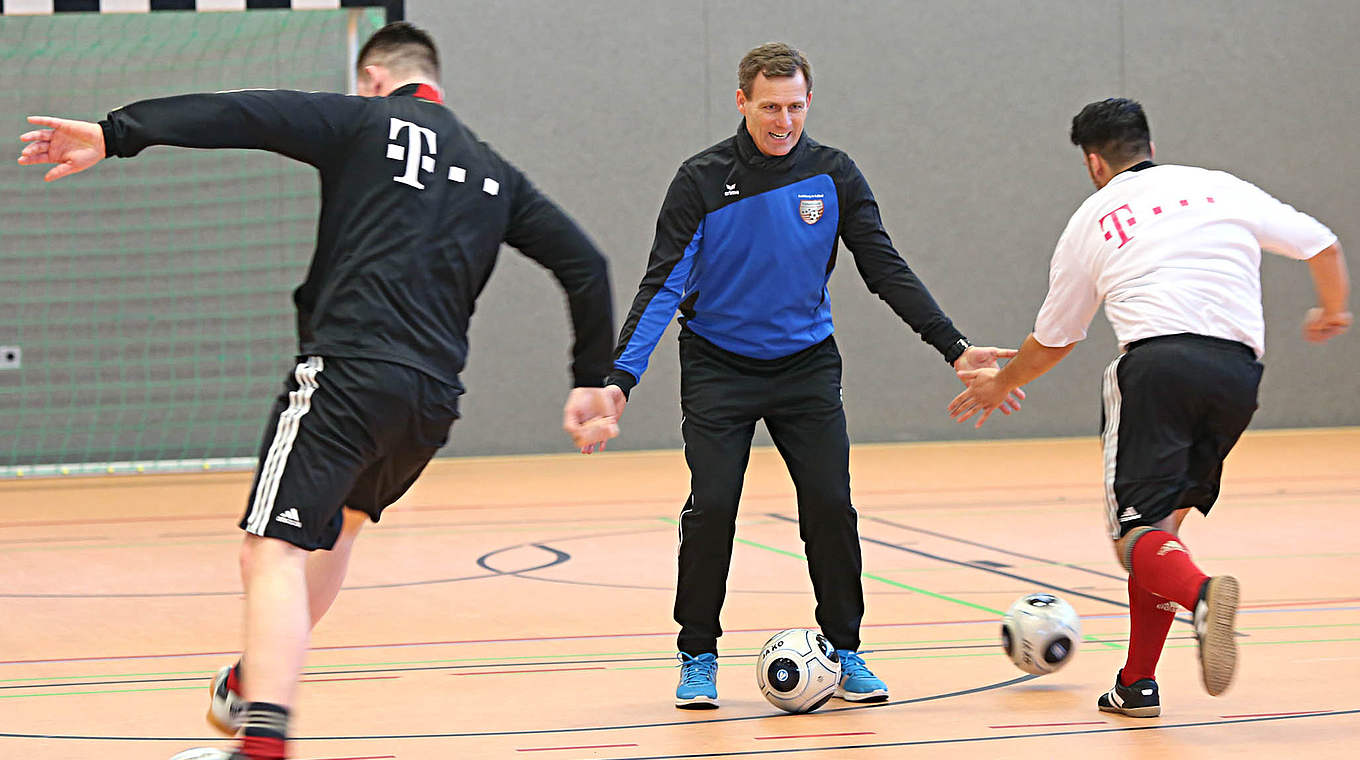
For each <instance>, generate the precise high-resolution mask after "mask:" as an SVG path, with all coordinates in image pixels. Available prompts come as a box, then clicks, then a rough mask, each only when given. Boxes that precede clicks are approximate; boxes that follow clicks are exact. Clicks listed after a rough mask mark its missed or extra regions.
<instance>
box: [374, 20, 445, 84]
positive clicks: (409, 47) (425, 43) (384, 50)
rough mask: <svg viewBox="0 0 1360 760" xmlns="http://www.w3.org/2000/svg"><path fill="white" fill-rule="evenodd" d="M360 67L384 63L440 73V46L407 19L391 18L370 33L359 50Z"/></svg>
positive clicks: (399, 68) (434, 74)
mask: <svg viewBox="0 0 1360 760" xmlns="http://www.w3.org/2000/svg"><path fill="white" fill-rule="evenodd" d="M357 66H358V68H359V69H363V67H365V66H385V67H387V68H388V69H392V70H396V71H402V72H407V71H415V72H419V73H421V74H424V75H425V76H428V77H432V78H436V79H437V78H438V77H439V50H438V49H436V48H435V46H434V38H433V37H431V36H430V35H429V33H428V32H426V31H425V30H424V29H421V28H420V27H418V26H416V25H414V24H412V23H411V22H409V21H394V22H392V23H390V24H388V25H387V26H384V27H383V28H381V29H379V30H378V31H376V32H374V33H373V36H372V37H369V38H368V42H365V43H364V47H363V49H362V50H360V51H359V59H358V61H357Z"/></svg>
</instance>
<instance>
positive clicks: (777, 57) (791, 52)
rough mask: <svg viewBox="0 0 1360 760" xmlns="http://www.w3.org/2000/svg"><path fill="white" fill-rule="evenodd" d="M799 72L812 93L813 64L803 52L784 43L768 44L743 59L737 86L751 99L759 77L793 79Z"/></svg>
mask: <svg viewBox="0 0 1360 760" xmlns="http://www.w3.org/2000/svg"><path fill="white" fill-rule="evenodd" d="M799 71H801V72H803V81H804V82H807V91H808V92H812V64H810V63H808V59H807V57H806V56H804V55H803V52H802V51H801V50H799V49H797V48H795V47H793V46H792V45H787V44H785V43H783V42H767V43H765V44H764V45H761V46H760V47H757V48H752V49H751V51H750V52H748V53H747V54H746V55H744V56H742V57H741V63H739V64H737V86H738V87H740V88H741V91H742V92H744V93H746V97H748V98H749V97H751V83H752V82H754V81H756V76H757V75H760V74H764V75H765V76H767V77H791V76H793V75H794V74H797V73H798V72H799Z"/></svg>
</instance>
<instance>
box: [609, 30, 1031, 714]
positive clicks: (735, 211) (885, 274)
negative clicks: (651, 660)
mask: <svg viewBox="0 0 1360 760" xmlns="http://www.w3.org/2000/svg"><path fill="white" fill-rule="evenodd" d="M738 80H739V84H740V89H739V90H737V93H736V97H737V110H739V111H740V112H741V113H742V114H743V116H744V117H745V119H744V121H743V122H742V124H741V125H740V126H739V127H738V128H737V133H736V135H735V136H733V137H730V138H728V139H726V140H723V141H722V142H720V143H718V144H717V145H714V146H713V147H711V148H709V149H707V150H705V151H703V152H702V153H699V154H698V155H696V156H694V157H693V158H690V159H689V160H688V161H686V162H685V163H684V164H683V165H682V166H681V167H680V170H679V171H678V172H677V173H676V175H675V179H674V180H673V181H672V182H671V186H670V189H669V190H668V191H667V193H666V199H665V202H664V203H663V205H662V207H661V213H660V216H659V218H658V219H657V224H656V239H655V242H654V243H653V245H652V252H651V260H650V262H649V263H648V266H647V273H646V275H645V276H644V277H643V279H642V284H641V286H640V287H639V288H638V293H637V296H636V297H635V298H634V299H633V306H632V309H631V311H630V313H629V314H628V318H627V320H626V322H625V323H624V327H623V331H622V333H621V334H620V336H619V344H618V347H617V348H616V350H615V357H614V369H613V372H612V373H611V374H610V375H609V378H608V380H607V383H608V385H607V386H606V391H607V392H609V393H611V394H612V395H613V397H614V403H615V405H616V409H617V410H619V411H621V410H622V407H623V405H624V404H625V403H626V396H627V394H628V392H629V391H630V390H631V389H632V387H633V386H634V385H636V384H637V382H638V381H639V380H640V379H641V377H642V374H643V372H644V371H645V370H646V369H647V361H648V358H649V357H650V356H651V353H652V350H653V349H654V348H655V347H656V343H657V341H658V340H659V339H660V337H661V334H662V333H663V332H664V331H665V329H666V326H667V324H668V323H669V322H670V319H671V316H672V315H673V314H674V313H675V310H676V308H677V307H678V308H679V309H680V312H681V314H682V318H681V320H680V321H681V324H682V325H683V329H682V330H681V333H680V372H681V376H680V404H681V408H682V410H683V412H684V421H683V422H682V424H681V431H682V434H683V436H684V440H685V458H686V460H687V462H688V464H689V468H690V474H691V478H690V489H691V490H690V496H689V499H688V500H687V501H686V503H685V507H684V510H683V511H682V512H681V515H680V570H679V578H678V581H677V587H676V599H675V620H676V622H678V623H679V624H680V635H679V642H678V644H679V650H680V654H679V657H680V661H681V674H680V684H679V686H678V688H677V689H676V692H675V704H676V706H677V707H681V708H700V709H706V708H714V707H717V706H718V690H717V683H716V674H717V644H718V637H719V636H720V635H722V628H721V626H720V625H719V623H718V614H719V611H720V610H721V609H722V604H723V598H724V596H725V594H726V586H727V572H728V565H729V564H730V562H731V557H732V538H733V534H734V532H735V527H736V517H737V503H738V501H739V499H740V496H741V487H742V479H743V477H744V474H745V470H746V463H747V461H748V459H749V457H750V449H751V437H752V435H753V434H754V432H755V426H756V422H757V421H758V420H760V419H764V420H765V425H766V427H767V428H768V429H769V431H770V436H771V438H773V439H774V443H775V446H776V447H777V448H778V449H779V453H780V454H781V455H783V457H784V461H785V463H786V464H787V466H788V468H789V474H790V475H791V476H792V477H793V482H794V485H795V487H796V489H797V492H798V519H799V524H800V530H801V534H802V538H803V542H804V544H805V546H806V550H807V556H808V568H809V571H810V572H811V575H812V584H813V588H814V590H815V593H816V596H817V622H818V624H819V625H820V626H821V628H822V631H823V632H824V633H825V634H826V637H827V638H828V639H829V640H830V641H831V643H832V644H833V645H834V646H835V648H836V650H837V652H838V654H839V656H840V660H841V666H842V676H841V682H840V684H839V685H838V688H837V690H836V696H838V697H841V698H842V699H846V700H850V701H855V702H876V701H884V700H886V699H887V698H888V687H887V686H886V685H885V684H884V683H883V681H882V680H880V679H879V678H878V677H876V676H875V675H874V674H873V673H872V672H870V670H869V669H868V668H867V667H866V666H865V664H864V660H863V659H862V658H861V657H860V656H859V655H858V653H857V650H858V649H859V646H860V638H859V627H860V620H861V618H862V617H863V615H864V594H863V590H862V588H861V586H860V570H861V560H860V548H859V534H858V531H857V529H856V514H855V509H854V507H852V506H851V502H850V469H849V468H850V440H849V437H848V435H847V433H846V426H845V412H844V409H843V408H842V405H841V357H840V353H839V352H838V351H837V349H836V343H835V340H834V339H833V338H832V336H831V333H832V331H833V330H834V326H833V324H832V321H831V307H830V304H829V303H828V294H827V287H826V286H827V280H828V279H829V278H830V276H831V269H832V267H833V266H834V265H835V263H836V246H837V238H840V239H842V240H844V241H845V244H846V246H847V247H848V248H849V249H850V251H851V253H853V254H854V256H855V264H856V266H857V267H858V268H859V271H860V274H861V276H863V277H864V281H865V283H866V284H868V286H869V289H870V290H871V291H873V292H874V293H876V294H877V295H878V296H879V297H880V298H882V299H883V300H884V301H886V302H887V303H888V305H889V306H891V307H892V309H893V311H895V312H897V314H898V316H900V317H901V318H902V320H903V321H904V322H906V323H907V324H908V325H910V326H911V327H912V329H913V330H915V331H916V332H917V333H919V334H920V335H921V338H922V339H924V340H925V341H926V342H927V343H929V344H930V345H932V346H934V347H935V349H936V350H938V351H939V352H940V353H941V354H943V355H944V358H945V361H947V362H949V363H951V364H953V365H954V367H955V368H956V369H957V368H963V367H993V366H996V358H997V357H998V356H1003V357H1004V356H1009V355H1011V353H1012V352H1010V351H1005V350H1001V349H995V348H979V347H974V346H972V345H971V344H969V342H968V341H967V339H965V338H964V337H963V335H962V334H961V333H960V332H959V331H958V330H956V329H955V328H954V325H953V323H952V322H951V321H950V320H949V318H948V317H946V316H945V315H944V313H943V312H941V311H940V308H939V307H938V306H937V305H936V304H935V301H934V299H933V298H931V296H930V293H929V292H928V291H927V290H926V288H925V286H924V285H923V284H922V283H921V281H920V280H919V279H917V277H916V275H914V274H913V273H912V271H911V269H910V268H908V267H907V265H906V262H904V261H903V260H902V258H901V257H900V256H899V255H898V254H897V251H896V250H895V249H894V248H893V245H892V241H891V240H889V238H888V234H887V233H886V232H885V231H884V229H883V223H882V220H881V219H880V218H879V214H878V205H877V204H876V203H875V201H874V196H873V194H872V193H871V192H870V190H869V185H868V183H866V182H865V180H864V176H863V175H861V174H860V172H859V169H858V168H856V166H855V164H854V162H853V161H851V160H850V158H849V156H847V155H846V154H845V153H843V152H841V151H839V150H836V149H834V148H829V147H827V146H824V145H819V144H817V143H816V142H814V141H813V140H812V139H811V138H809V137H806V136H804V135H803V120H804V119H805V118H806V116H807V109H808V106H809V105H810V104H811V102H812V69H811V66H810V65H809V64H808V62H807V59H806V58H805V57H804V56H803V54H802V53H800V52H799V51H798V50H795V49H794V48H792V47H790V46H788V45H785V44H782V43H770V44H766V45H761V46H760V47H757V48H755V49H754V50H752V51H750V52H749V53H747V54H746V56H745V57H744V58H742V61H741V64H740V66H739V67H738ZM1012 401H1014V399H1013V400H1012ZM1017 408H1018V407H1017Z"/></svg>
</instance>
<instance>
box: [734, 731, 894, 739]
mask: <svg viewBox="0 0 1360 760" xmlns="http://www.w3.org/2000/svg"><path fill="white" fill-rule="evenodd" d="M877 733H878V732H877V731H846V732H844V733H840V734H789V735H788V736H757V737H755V738H757V739H820V738H822V737H824V736H873V735H874V734H877Z"/></svg>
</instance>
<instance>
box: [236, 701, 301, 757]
mask: <svg viewBox="0 0 1360 760" xmlns="http://www.w3.org/2000/svg"><path fill="white" fill-rule="evenodd" d="M287 736H288V708H287V707H284V706H283V705H276V704H271V703H269V702H250V703H248V704H247V705H246V714H245V724H244V726H243V727H242V728H241V747H240V749H238V750H237V751H238V752H240V753H241V754H242V755H245V757H246V759H247V760H283V759H284V758H285V757H287V748H286V746H285V741H286V738H287Z"/></svg>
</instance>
